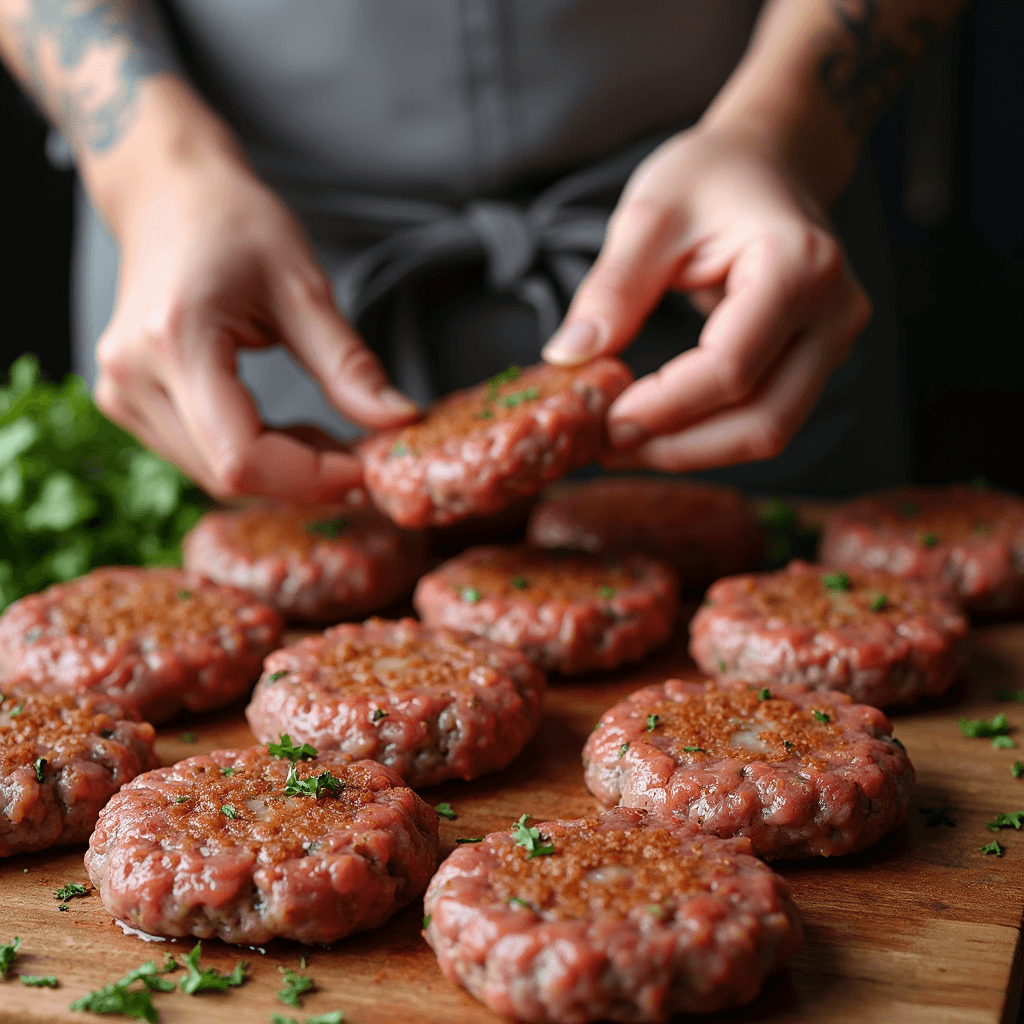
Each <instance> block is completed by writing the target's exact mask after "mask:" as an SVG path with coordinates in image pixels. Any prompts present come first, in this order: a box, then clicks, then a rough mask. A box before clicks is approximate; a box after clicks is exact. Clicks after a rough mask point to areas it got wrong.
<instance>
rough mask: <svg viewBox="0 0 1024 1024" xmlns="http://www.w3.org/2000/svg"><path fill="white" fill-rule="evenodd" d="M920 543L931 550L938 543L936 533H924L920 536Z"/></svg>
mask: <svg viewBox="0 0 1024 1024" xmlns="http://www.w3.org/2000/svg"><path fill="white" fill-rule="evenodd" d="M921 543H922V544H923V545H924V546H925V547H926V548H933V547H935V545H936V544H938V543H939V535H938V534H937V533H924V534H922V535H921Z"/></svg>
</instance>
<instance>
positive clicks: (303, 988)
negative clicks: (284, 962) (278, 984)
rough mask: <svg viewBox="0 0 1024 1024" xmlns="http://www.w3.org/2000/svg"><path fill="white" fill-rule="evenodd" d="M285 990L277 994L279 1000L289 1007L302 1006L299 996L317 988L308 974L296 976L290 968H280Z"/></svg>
mask: <svg viewBox="0 0 1024 1024" xmlns="http://www.w3.org/2000/svg"><path fill="white" fill-rule="evenodd" d="M278 970H279V971H280V972H281V975H282V979H283V981H284V988H283V989H281V990H280V992H278V993H277V998H278V999H280V1000H281V1002H282V1003H286V1004H287V1005H288V1006H302V1000H301V999H300V998H299V996H301V995H304V994H305V993H306V992H309V991H310V990H311V989H313V988H315V985H314V983H313V979H312V978H310V977H309V976H308V975H306V974H296V973H295V971H293V970H292V969H291V968H290V967H279V968H278Z"/></svg>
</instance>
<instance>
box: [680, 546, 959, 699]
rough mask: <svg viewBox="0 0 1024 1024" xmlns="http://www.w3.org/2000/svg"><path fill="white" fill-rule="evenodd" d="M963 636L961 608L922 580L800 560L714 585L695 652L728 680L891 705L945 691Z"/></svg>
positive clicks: (693, 627) (693, 625)
mask: <svg viewBox="0 0 1024 1024" xmlns="http://www.w3.org/2000/svg"><path fill="white" fill-rule="evenodd" d="M966 636H967V620H966V619H965V618H964V617H963V615H961V614H960V612H959V611H958V610H957V609H956V608H955V607H954V606H953V604H952V603H950V602H948V601H945V600H943V599H942V598H941V597H939V596H938V595H936V594H935V593H933V592H931V591H930V590H929V589H927V588H925V587H922V586H920V585H918V584H915V583H913V582H910V581H907V580H900V579H897V578H896V577H895V576H891V575H889V574H888V573H882V572H850V573H847V572H845V571H842V570H840V571H838V572H837V571H836V570H835V569H833V568H830V567H828V566H822V565H809V564H807V563H806V562H800V561H794V562H791V563H790V564H789V565H788V566H787V567H786V568H785V569H783V570H781V571H780V572H772V573H757V574H754V575H749V576H732V577H729V578H727V579H724V580H719V581H718V582H717V583H715V584H714V585H713V586H712V587H710V588H709V590H708V592H707V595H706V598H705V602H704V604H703V606H702V607H701V608H700V609H698V611H697V614H696V615H695V616H694V617H693V619H692V620H691V622H690V654H691V655H692V656H693V659H694V661H696V662H697V664H698V665H699V666H700V667H701V668H702V669H703V670H704V671H705V672H707V673H709V674H710V675H715V676H718V677H719V678H722V679H761V680H765V681H767V682H771V683H806V684H808V685H810V686H814V687H818V688H826V687H827V688H831V689H835V690H843V691H844V692H846V693H848V694H849V695H850V696H851V697H853V699H854V700H858V701H861V702H863V703H865V704H874V705H876V706H877V707H888V706H890V705H897V704H913V703H914V702H915V701H916V700H917V699H918V698H920V697H934V696H937V695H938V694H941V693H944V692H945V691H946V690H947V689H948V688H949V686H950V684H951V683H952V682H953V679H954V678H955V677H956V675H957V672H958V671H959V669H960V668H961V667H962V665H963V663H964V660H965V658H966V649H965V638H966Z"/></svg>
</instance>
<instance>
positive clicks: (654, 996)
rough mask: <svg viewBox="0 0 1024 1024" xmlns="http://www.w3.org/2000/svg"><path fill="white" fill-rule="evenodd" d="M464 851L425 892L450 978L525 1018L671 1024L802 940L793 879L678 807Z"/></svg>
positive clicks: (738, 1000)
mask: <svg viewBox="0 0 1024 1024" xmlns="http://www.w3.org/2000/svg"><path fill="white" fill-rule="evenodd" d="M538 829H539V831H540V833H541V836H542V839H543V841H544V843H550V844H551V845H553V846H554V853H552V854H550V855H547V856H535V857H532V858H530V857H529V856H528V851H527V850H526V848H525V847H523V846H521V845H517V844H516V843H515V842H514V840H513V837H512V835H511V834H510V833H509V832H494V833H492V834H491V835H489V836H487V837H486V838H485V839H484V841H483V842H482V843H480V844H479V845H474V846H462V847H459V848H457V849H456V850H455V852H454V853H452V854H451V856H450V857H448V859H447V860H446V861H445V862H444V863H443V864H442V865H441V867H440V869H439V870H438V872H437V874H436V875H435V876H434V877H433V879H432V880H431V883H430V887H429V888H428V889H427V895H426V897H425V900H424V909H425V910H426V913H427V918H426V920H427V926H426V938H427V942H429V943H430V945H431V946H432V947H433V949H434V952H435V953H436V954H437V959H438V962H439V964H440V966H441V969H442V970H443V971H444V973H445V975H446V976H447V977H448V978H449V979H450V980H451V981H454V982H456V983H457V984H460V985H463V986H464V987H465V988H467V989H468V990H469V991H470V992H471V993H472V994H473V995H474V996H476V997H477V998H478V999H480V1000H481V1001H483V1002H484V1003H486V1004H487V1005H488V1006H489V1007H490V1008H491V1009H492V1010H494V1011H495V1012H497V1013H501V1014H507V1015H508V1016H511V1017H515V1018H516V1019H517V1020H523V1021H545V1022H548V1021H550V1022H557V1024H581V1022H584V1021H594V1020H615V1021H632V1022H637V1021H666V1020H668V1018H669V1017H670V1016H671V1015H673V1014H676V1013H710V1012H713V1011H715V1010H720V1009H723V1008H725V1007H729V1006H739V1005H742V1004H743V1003H747V1002H750V1000H752V999H754V998H755V997H756V996H757V994H758V992H759V991H760V989H761V984H762V982H763V980H764V979H765V978H766V977H767V976H768V975H770V974H771V973H772V972H774V971H775V970H777V969H779V968H780V967H781V966H782V965H783V964H784V963H785V962H786V961H787V960H788V959H789V958H790V957H791V956H792V955H793V953H794V952H795V951H796V950H797V949H798V948H799V946H800V943H801V941H802V928H801V924H800V919H799V917H798V915H797V911H796V908H795V907H794V905H793V902H792V900H791V898H790V895H789V888H788V886H787V884H786V882H785V881H784V880H783V879H782V878H780V877H779V876H778V875H776V874H774V873H773V872H772V871H771V869H769V868H768V867H767V866H766V865H764V864H762V863H761V862H760V861H758V860H755V859H754V858H753V857H752V856H750V852H749V851H750V846H749V844H748V843H747V842H745V841H744V840H722V839H715V838H712V837H710V836H706V835H702V834H700V833H697V832H695V831H693V830H692V829H691V828H690V827H689V826H687V825H681V824H680V822H678V821H676V820H675V819H674V818H673V817H672V816H671V815H670V814H661V813H650V814H648V813H647V812H645V811H637V810H631V809H627V808H617V809H616V810H614V811H610V812H608V813H607V814H603V815H601V816H600V817H595V818H584V819H580V820H577V821H552V822H546V823H544V824H541V825H539V826H538Z"/></svg>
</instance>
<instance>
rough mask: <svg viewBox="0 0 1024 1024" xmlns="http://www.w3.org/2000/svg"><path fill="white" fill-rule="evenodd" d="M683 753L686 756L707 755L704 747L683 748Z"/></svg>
mask: <svg viewBox="0 0 1024 1024" xmlns="http://www.w3.org/2000/svg"><path fill="white" fill-rule="evenodd" d="M683 752H684V753H686V754H706V753H707V751H706V750H705V749H704V748H703V747H683Z"/></svg>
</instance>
